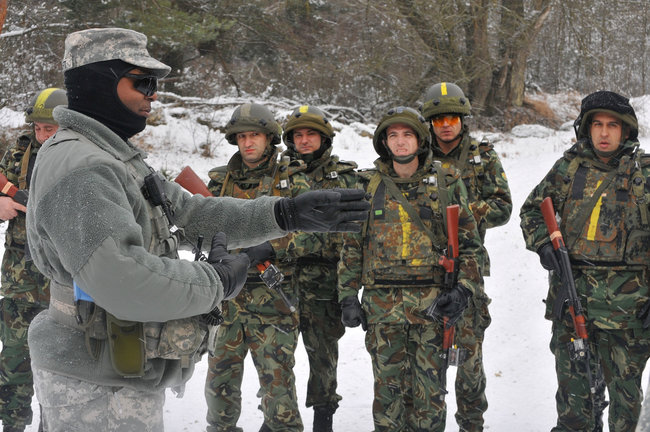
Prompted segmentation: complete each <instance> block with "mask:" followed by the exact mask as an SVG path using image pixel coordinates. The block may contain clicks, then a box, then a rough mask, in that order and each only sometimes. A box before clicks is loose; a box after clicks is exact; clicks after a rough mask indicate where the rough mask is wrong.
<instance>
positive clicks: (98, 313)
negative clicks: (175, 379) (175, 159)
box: [50, 141, 208, 377]
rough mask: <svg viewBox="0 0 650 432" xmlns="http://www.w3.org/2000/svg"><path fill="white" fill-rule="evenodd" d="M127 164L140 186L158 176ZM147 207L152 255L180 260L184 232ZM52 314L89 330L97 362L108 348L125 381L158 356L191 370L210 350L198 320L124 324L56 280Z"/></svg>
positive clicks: (158, 210)
mask: <svg viewBox="0 0 650 432" xmlns="http://www.w3.org/2000/svg"><path fill="white" fill-rule="evenodd" d="M61 142H63V141H61ZM125 164H126V167H127V169H128V171H129V173H130V174H131V176H132V177H133V179H134V181H135V182H136V183H137V184H138V185H139V186H140V187H142V185H143V184H144V176H145V174H144V173H145V172H147V171H148V172H150V173H152V172H154V170H153V168H151V167H149V166H148V165H147V164H146V163H145V162H144V161H142V160H141V159H139V158H135V159H131V160H129V161H127V162H125ZM146 203H147V204H146V208H147V211H148V213H149V217H150V219H151V222H152V230H151V238H150V239H148V240H149V248H148V251H149V253H151V254H153V255H156V256H160V257H166V258H172V259H177V258H178V246H179V244H180V241H181V238H182V236H183V232H182V230H180V229H174V232H172V229H170V228H172V227H171V225H170V221H169V220H168V219H167V216H166V215H165V213H164V211H163V209H162V206H153V205H152V204H151V203H150V202H149V200H146ZM146 241H147V239H145V244H146ZM80 288H82V289H83V287H80ZM50 315H51V316H52V318H53V319H55V320H56V321H57V322H60V323H62V324H64V325H66V326H69V327H74V328H77V329H79V330H80V331H82V332H84V334H85V340H86V348H87V350H88V353H89V354H90V356H91V357H92V358H94V359H97V358H98V357H99V356H100V355H101V352H102V346H103V345H104V344H108V350H109V353H110V356H111V362H112V364H113V368H114V369H115V371H116V373H118V374H119V375H121V376H123V377H141V376H143V374H144V369H145V367H146V363H147V360H150V359H156V358H160V359H166V360H179V361H180V363H181V367H189V366H190V365H191V364H192V363H193V362H196V361H198V360H199V358H200V356H201V355H202V354H203V353H204V352H205V349H206V341H207V330H208V329H207V325H206V324H205V323H204V322H203V321H202V319H201V318H200V317H198V316H196V317H189V318H183V319H178V320H171V321H167V322H162V323H160V322H146V323H142V322H135V321H126V320H120V319H117V318H116V317H115V316H113V315H112V314H110V313H108V312H107V311H106V310H104V309H103V308H102V307H101V306H99V305H97V304H95V303H94V302H87V301H75V297H74V291H73V288H72V287H70V286H66V285H61V284H59V283H56V282H55V281H52V282H51V299H50Z"/></svg>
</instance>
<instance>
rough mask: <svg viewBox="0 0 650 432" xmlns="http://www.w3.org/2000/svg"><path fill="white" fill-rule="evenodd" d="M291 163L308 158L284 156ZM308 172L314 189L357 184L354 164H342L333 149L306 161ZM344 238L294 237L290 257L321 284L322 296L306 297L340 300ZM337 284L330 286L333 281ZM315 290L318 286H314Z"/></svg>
mask: <svg viewBox="0 0 650 432" xmlns="http://www.w3.org/2000/svg"><path fill="white" fill-rule="evenodd" d="M285 155H286V156H289V158H290V159H291V160H296V159H299V160H305V159H307V158H305V156H303V155H300V154H299V153H297V152H295V151H293V150H291V149H289V150H286V151H285V152H284V153H283V156H285ZM305 162H306V163H307V169H306V171H305V174H306V175H307V176H308V178H309V184H310V187H311V188H312V189H333V188H350V187H355V186H356V184H357V175H356V173H355V171H354V170H355V169H356V168H357V164H356V163H354V162H347V161H339V158H338V156H336V155H332V148H331V147H330V148H328V149H327V150H326V151H325V152H323V155H322V156H321V157H319V158H318V159H315V160H305ZM342 245H343V234H341V233H331V234H324V233H312V234H311V235H308V234H306V233H302V234H300V235H296V236H293V237H292V239H291V241H290V243H289V253H291V254H292V255H294V256H297V255H298V256H300V257H299V258H298V260H297V264H296V265H297V267H300V273H301V275H302V277H308V278H309V279H310V280H313V281H321V282H322V283H319V284H318V292H308V293H300V294H301V296H303V297H309V296H314V297H317V298H319V299H321V300H322V299H330V300H331V299H336V278H335V276H336V267H337V263H338V261H339V257H340V255H341V247H342ZM332 276H334V280H333V281H331V282H333V284H330V283H329V282H330V281H329V279H332ZM312 286H315V285H312Z"/></svg>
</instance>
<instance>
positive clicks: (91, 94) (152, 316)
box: [27, 28, 367, 432]
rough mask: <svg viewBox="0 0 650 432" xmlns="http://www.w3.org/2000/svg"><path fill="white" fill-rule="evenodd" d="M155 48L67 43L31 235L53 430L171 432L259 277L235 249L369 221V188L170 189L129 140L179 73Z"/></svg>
mask: <svg viewBox="0 0 650 432" xmlns="http://www.w3.org/2000/svg"><path fill="white" fill-rule="evenodd" d="M146 41H147V39H146V37H145V36H144V35H142V34H140V33H137V32H134V31H131V30H125V29H115V28H114V29H89V30H84V31H80V32H76V33H72V34H70V35H68V37H67V39H66V46H65V54H64V59H63V69H64V75H65V85H66V88H67V91H68V99H69V105H68V108H63V107H59V108H61V109H58V108H57V109H56V110H55V112H54V117H55V119H56V120H57V121H58V122H59V125H60V129H59V131H58V132H57V134H56V135H55V136H54V137H52V139H51V140H50V141H48V142H47V144H46V145H45V146H44V147H43V148H42V149H41V151H40V152H39V155H38V158H37V161H36V165H35V168H34V172H33V175H32V180H31V188H30V198H29V205H28V211H27V235H28V240H29V245H30V251H31V254H32V256H33V258H34V262H35V263H36V265H37V267H38V268H39V270H40V271H42V272H43V273H44V274H45V275H47V276H48V277H49V278H50V279H51V303H50V309H49V310H47V311H45V312H43V313H41V314H39V315H38V316H37V317H36V319H35V320H34V322H33V323H32V325H31V326H30V331H29V347H30V351H31V353H32V361H33V370H34V381H35V390H36V395H37V397H38V399H39V402H40V403H41V405H42V407H43V414H44V422H45V427H46V429H47V430H48V431H50V432H54V431H70V430H111V431H113V430H119V431H161V430H163V416H162V406H163V402H164V391H165V389H166V388H169V387H171V388H175V389H176V390H178V391H182V387H183V385H184V383H185V382H186V381H187V380H188V379H189V377H190V376H191V375H192V372H193V369H194V363H195V362H196V361H197V360H198V359H199V358H200V355H201V354H202V353H203V352H204V351H205V346H206V337H205V335H206V331H207V329H208V324H210V325H214V324H215V323H216V322H217V321H216V319H215V318H216V317H217V316H218V305H219V304H220V303H221V301H222V300H224V299H228V298H233V297H234V296H236V295H237V293H238V292H239V290H241V287H242V286H243V284H244V282H245V280H246V273H247V270H248V266H249V258H248V257H247V256H246V254H238V255H230V254H228V253H227V250H226V248H228V249H232V248H236V247H244V246H252V245H255V244H259V243H262V242H264V241H266V240H268V239H271V238H276V237H281V236H283V235H285V234H286V233H287V232H288V231H293V230H304V231H329V230H353V229H355V223H354V222H353V221H354V220H357V219H359V218H363V217H365V216H366V214H367V204H366V203H364V202H362V201H361V200H362V197H363V193H362V192H359V191H357V192H308V193H305V194H303V195H302V196H301V197H299V198H261V199H258V200H246V201H243V200H236V199H228V198H204V197H200V196H190V195H189V194H188V193H186V192H183V191H182V190H181V188H180V187H179V186H178V185H176V184H174V183H170V182H166V181H164V179H163V178H162V177H161V176H160V175H159V174H157V173H155V172H154V170H153V169H152V168H151V167H149V166H148V165H147V164H146V163H145V162H144V158H145V154H144V153H143V152H142V151H141V150H139V149H137V148H136V147H134V145H133V144H132V143H131V142H130V141H129V139H130V138H131V137H132V136H133V135H135V134H136V133H138V132H140V131H142V130H143V129H144V128H145V123H146V118H147V117H148V116H149V113H150V110H151V102H153V101H155V100H156V98H157V94H156V91H157V80H158V78H161V77H164V76H165V75H166V74H167V73H168V72H169V70H170V68H169V67H168V66H166V65H164V64H163V63H160V62H159V61H157V60H155V59H153V58H152V57H150V56H149V54H148V52H147V49H146ZM251 227H255V229H251ZM200 236H205V238H207V239H212V242H211V247H210V248H209V253H208V256H207V258H205V257H204V258H203V260H198V261H195V262H191V261H186V260H180V259H178V248H179V246H180V245H181V244H188V245H196V244H197V241H198V239H199V238H200ZM208 245H210V243H209V242H208Z"/></svg>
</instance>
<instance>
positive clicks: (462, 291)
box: [430, 285, 472, 326]
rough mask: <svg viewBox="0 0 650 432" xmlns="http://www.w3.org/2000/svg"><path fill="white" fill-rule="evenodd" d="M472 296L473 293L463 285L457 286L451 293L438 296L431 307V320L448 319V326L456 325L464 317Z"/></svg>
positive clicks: (447, 292) (446, 292) (445, 292)
mask: <svg viewBox="0 0 650 432" xmlns="http://www.w3.org/2000/svg"><path fill="white" fill-rule="evenodd" d="M471 296H472V293H471V292H470V291H469V290H468V289H467V288H465V287H464V286H462V285H456V286H454V287H453V288H452V289H450V290H449V291H444V292H442V293H440V294H438V297H436V299H435V300H434V301H433V304H432V305H431V306H430V311H431V313H430V316H431V318H433V319H436V320H438V321H443V319H444V318H445V317H447V318H448V321H447V325H448V326H452V325H454V324H455V323H456V321H458V320H459V319H460V317H461V316H462V315H463V312H464V311H465V309H466V308H467V305H468V303H469V298H470V297H471Z"/></svg>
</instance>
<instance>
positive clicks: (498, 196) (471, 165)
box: [431, 126, 512, 432]
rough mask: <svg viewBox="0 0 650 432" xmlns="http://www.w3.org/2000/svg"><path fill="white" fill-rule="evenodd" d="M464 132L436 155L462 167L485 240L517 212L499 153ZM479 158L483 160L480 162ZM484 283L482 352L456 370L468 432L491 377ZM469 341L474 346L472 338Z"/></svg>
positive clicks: (478, 326) (485, 269) (479, 425)
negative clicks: (453, 144)
mask: <svg viewBox="0 0 650 432" xmlns="http://www.w3.org/2000/svg"><path fill="white" fill-rule="evenodd" d="M464 128H465V129H464V133H463V136H462V139H461V141H460V143H459V144H458V146H456V147H455V148H454V149H453V150H451V151H450V152H449V153H447V154H444V153H443V152H442V151H441V150H440V147H439V146H438V145H437V144H436V143H435V139H434V143H433V144H432V146H431V147H432V151H433V158H434V159H435V160H439V161H441V162H442V165H443V167H449V166H454V167H455V168H456V169H458V170H460V171H461V177H462V179H463V183H464V184H465V188H466V189H467V200H468V202H469V208H470V210H471V212H472V213H473V214H474V218H475V219H476V224H477V227H478V231H479V234H480V236H481V243H482V244H483V243H484V242H485V233H486V231H487V230H488V229H490V228H494V227H498V226H501V225H504V224H506V223H507V222H508V220H509V219H510V214H511V213H512V197H511V195H510V187H509V186H508V179H507V178H506V174H505V172H504V170H503V166H502V165H501V161H500V160H499V156H498V155H497V153H496V152H495V151H494V149H493V146H492V145H491V144H490V143H489V142H487V141H482V142H481V143H479V142H478V141H476V140H474V139H472V138H471V136H470V134H469V133H468V131H467V128H466V127H465V126H464ZM477 159H478V163H477ZM483 256H484V258H485V259H484V261H483V263H482V265H481V274H482V276H489V275H490V258H489V255H488V252H487V250H484V254H483ZM484 288H485V286H484V284H483V283H481V292H482V295H479V296H474V297H473V301H472V302H471V303H470V307H471V308H472V310H473V315H474V317H473V325H472V327H473V328H474V329H475V331H474V332H472V333H473V334H475V335H476V337H477V338H478V340H477V341H476V342H475V343H474V345H476V346H477V348H478V352H477V353H476V355H475V358H474V360H475V361H474V362H473V361H471V360H472V359H471V358H470V359H468V360H467V361H465V362H464V363H463V364H462V365H460V366H459V367H458V372H457V374H456V401H457V405H458V412H457V413H456V421H457V423H458V425H459V426H461V428H462V430H464V431H468V432H469V431H475V430H476V431H480V430H483V413H484V412H485V411H486V410H487V407H488V404H487V399H486V397H485V387H486V377H485V371H484V369H483V353H482V345H483V335H484V332H485V329H487V327H488V326H489V325H490V322H491V321H492V319H491V317H490V312H489V310H488V305H489V303H490V301H491V300H490V299H489V297H488V295H487V293H485V290H484ZM464 336H465V334H464V332H459V333H458V334H457V337H460V338H462V337H464ZM464 343H469V344H472V343H471V341H464Z"/></svg>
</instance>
